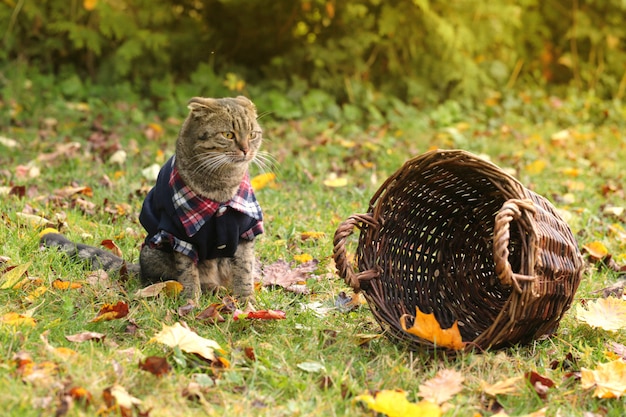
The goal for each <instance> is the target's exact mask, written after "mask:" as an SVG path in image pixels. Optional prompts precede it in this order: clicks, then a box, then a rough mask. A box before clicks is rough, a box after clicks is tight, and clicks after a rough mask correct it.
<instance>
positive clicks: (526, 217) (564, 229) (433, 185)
mask: <svg viewBox="0 0 626 417" xmlns="http://www.w3.org/2000/svg"><path fill="white" fill-rule="evenodd" d="M355 228H358V229H360V236H359V239H358V246H357V249H356V256H355V260H354V262H355V264H356V269H357V271H355V267H354V266H353V265H351V264H350V262H349V261H348V257H347V255H346V242H347V239H348V237H349V236H350V235H351V234H352V233H353V232H354V230H355ZM334 244H335V247H334V258H335V263H336V265H337V270H338V273H339V275H340V276H341V277H342V278H344V279H345V280H346V282H347V283H348V284H349V285H350V286H352V287H353V288H354V290H355V291H363V293H364V295H365V298H366V299H367V301H368V304H369V306H370V309H371V310H372V313H373V314H374V316H375V317H376V319H377V320H378V322H379V323H380V324H381V326H382V327H383V330H385V331H386V332H387V333H388V334H390V335H391V336H395V337H397V338H399V339H401V340H402V341H405V342H408V343H409V345H411V346H412V347H413V348H427V349H430V348H433V347H434V344H433V343H432V342H430V341H429V340H424V339H422V338H420V337H417V336H415V335H413V334H409V333H407V332H406V331H404V330H403V329H402V327H401V325H400V317H402V316H403V315H405V314H407V315H409V316H408V317H409V319H408V320H407V323H408V325H409V326H410V325H411V324H412V318H413V317H414V316H415V315H416V308H419V310H420V311H421V312H423V313H425V314H430V313H434V316H435V318H436V319H437V322H438V323H439V325H440V326H441V328H443V329H446V328H449V327H451V326H452V325H453V323H454V322H455V321H458V326H459V331H460V334H461V336H462V339H463V341H464V342H471V343H468V344H467V346H479V347H481V348H499V347H504V346H508V345H512V344H517V343H520V344H523V343H527V342H529V341H531V340H533V339H535V338H537V337H539V336H541V335H544V334H548V333H551V332H552V331H554V330H555V329H556V327H557V325H558V322H559V321H560V319H561V317H562V316H563V313H564V312H565V311H566V310H567V309H568V308H569V306H570V305H571V302H572V299H573V297H574V293H575V292H576V289H577V288H578V284H579V282H580V279H581V274H582V269H583V262H582V257H581V255H580V252H579V251H578V246H577V243H576V240H575V239H574V236H573V235H572V232H571V231H570V229H569V227H568V226H567V224H566V223H565V221H563V219H562V218H561V217H560V216H559V214H558V213H557V212H556V211H555V209H554V207H553V206H552V205H551V204H550V203H549V202H548V201H547V200H545V199H544V198H543V197H541V196H539V195H537V194H536V193H534V192H532V191H530V190H528V189H526V188H525V187H524V186H523V185H521V184H520V183H519V182H518V181H517V180H516V179H514V178H513V177H511V176H510V175H508V174H506V173H505V172H504V171H502V170H501V169H500V168H498V167H497V166H496V165H494V164H492V163H490V162H487V161H485V160H483V159H481V158H478V157H476V156H474V155H472V154H470V153H468V152H465V151H460V150H450V151H442V150H439V151H432V152H428V153H426V154H423V155H421V156H418V157H416V158H414V159H412V160H410V161H408V162H406V163H405V164H404V166H402V168H401V169H399V170H398V171H397V172H396V173H395V174H394V175H392V176H391V177H389V178H388V179H387V181H386V182H385V183H384V184H383V185H382V186H381V187H380V189H379V190H378V191H377V192H376V194H375V195H374V196H373V197H372V199H371V201H370V205H369V209H368V214H355V215H353V216H351V217H350V218H348V219H347V220H346V221H345V222H343V223H342V224H341V225H340V226H339V228H338V229H337V231H336V233H335V239H334Z"/></svg>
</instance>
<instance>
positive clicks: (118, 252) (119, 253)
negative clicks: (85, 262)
mask: <svg viewBox="0 0 626 417" xmlns="http://www.w3.org/2000/svg"><path fill="white" fill-rule="evenodd" d="M100 245H102V246H104V247H105V248H107V249H108V250H110V251H111V252H113V254H114V255H115V256H119V257H120V258H122V257H123V256H122V255H123V254H122V250H121V249H120V248H119V246H117V245H116V244H115V242H113V241H112V240H111V239H104V240H103V241H102V242H100Z"/></svg>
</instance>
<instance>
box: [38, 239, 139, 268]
mask: <svg viewBox="0 0 626 417" xmlns="http://www.w3.org/2000/svg"><path fill="white" fill-rule="evenodd" d="M40 246H41V247H48V248H57V249H59V250H61V251H62V252H65V253H66V254H67V255H68V256H70V257H72V258H75V259H79V260H81V261H85V262H87V263H88V264H89V266H90V267H91V269H104V270H105V271H107V272H112V271H116V272H120V271H122V270H126V272H127V273H130V274H139V265H137V264H131V263H126V261H124V259H122V258H120V257H119V256H116V255H114V254H113V253H111V252H109V251H107V250H104V249H100V248H97V247H95V246H89V245H85V244H82V243H74V242H72V241H71V240H69V239H68V238H66V237H65V236H63V235H62V234H59V233H46V234H44V235H43V236H41V239H40Z"/></svg>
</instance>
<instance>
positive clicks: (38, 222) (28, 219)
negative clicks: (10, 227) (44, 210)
mask: <svg viewBox="0 0 626 417" xmlns="http://www.w3.org/2000/svg"><path fill="white" fill-rule="evenodd" d="M15 215H16V216H17V218H18V219H20V220H22V221H23V222H25V223H27V224H28V225H29V226H31V227H42V226H43V227H47V226H52V225H53V223H52V222H51V221H50V220H48V219H46V218H45V217H41V216H37V215H36V214H28V213H15Z"/></svg>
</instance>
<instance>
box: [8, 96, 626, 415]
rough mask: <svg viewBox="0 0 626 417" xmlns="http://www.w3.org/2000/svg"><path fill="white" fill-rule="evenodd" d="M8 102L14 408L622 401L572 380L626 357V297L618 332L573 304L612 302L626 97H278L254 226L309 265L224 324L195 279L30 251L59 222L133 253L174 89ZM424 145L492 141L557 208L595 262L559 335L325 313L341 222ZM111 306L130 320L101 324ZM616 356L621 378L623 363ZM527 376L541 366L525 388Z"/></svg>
mask: <svg viewBox="0 0 626 417" xmlns="http://www.w3.org/2000/svg"><path fill="white" fill-rule="evenodd" d="M252 99H253V100H254V97H252ZM5 108H8V104H7V103H5ZM10 110H11V120H8V119H9V118H8V117H7V118H6V122H7V123H6V124H5V126H4V127H3V128H2V131H0V136H1V137H0V194H1V195H2V198H1V199H0V218H1V222H2V224H1V227H0V257H1V258H0V260H1V262H2V263H0V305H1V306H2V307H0V345H1V346H2V353H0V404H2V405H3V409H4V410H6V411H5V413H7V414H5V415H11V416H41V415H46V416H47V415H50V416H52V415H55V416H66V415H67V416H82V415H85V416H87V415H96V414H98V415H103V416H107V415H125V416H130V415H149V416H151V417H157V416H194V415H198V416H200V415H209V416H213V415H215V416H218V415H220V416H222V415H233V416H343V415H351V416H372V415H375V411H372V410H370V409H369V408H368V406H367V405H366V402H367V401H364V400H363V397H359V396H361V395H363V394H375V393H377V392H380V391H382V392H385V393H386V392H387V391H386V390H403V391H404V392H405V393H406V399H407V400H408V401H410V402H411V403H420V401H421V400H423V399H431V398H432V396H429V395H428V392H431V394H432V391H433V390H434V391H435V392H439V393H440V395H443V394H441V393H442V392H448V393H449V394H450V395H449V396H448V398H446V397H445V396H443V397H441V396H440V397H439V398H440V399H441V398H442V399H441V400H440V401H435V402H439V403H440V404H439V406H440V407H436V408H437V409H438V410H439V409H440V410H442V412H443V415H445V416H491V415H494V414H497V413H501V414H500V415H510V416H521V415H529V414H530V415H533V416H543V415H547V416H586V417H588V416H615V417H617V416H621V415H623V410H624V406H625V402H624V398H623V397H622V398H599V397H598V396H597V395H595V392H596V391H595V389H594V388H593V387H591V388H583V387H582V383H581V380H580V372H581V370H582V369H596V368H598V366H600V365H602V364H606V363H612V362H615V361H617V360H618V358H619V357H622V358H624V357H626V352H625V351H626V348H624V346H623V345H624V344H626V334H625V331H624V328H626V325H625V324H624V323H625V322H626V318H624V313H623V304H622V305H621V307H620V306H619V305H618V307H616V308H615V311H613V310H610V311H608V312H606V314H607V315H606V316H605V318H606V319H607V321H609V320H611V319H612V318H613V317H612V316H611V314H612V313H615V314H616V317H617V319H616V320H617V322H618V324H619V323H621V329H617V330H614V331H610V330H606V329H605V328H603V326H602V324H601V323H600V324H599V325H598V324H597V325H596V326H590V325H589V324H587V323H585V322H583V321H582V320H581V319H580V317H579V316H578V314H577V311H581V310H580V309H581V308H582V306H583V305H589V304H590V303H593V302H596V301H597V300H599V299H602V297H603V293H602V291H601V290H602V289H604V288H606V287H608V286H610V285H612V284H615V283H616V282H618V281H619V279H620V271H619V270H620V268H621V270H622V271H621V274H622V276H623V274H624V269H625V268H624V265H626V231H625V228H626V211H625V208H626V196H625V193H626V190H625V184H626V179H625V177H624V172H626V171H625V162H624V161H626V126H625V125H626V122H625V120H626V107H624V106H623V105H620V104H619V103H609V102H602V101H599V100H597V99H595V98H593V97H572V98H566V99H558V98H555V97H548V96H545V95H543V94H539V93H536V94H535V93H533V94H530V93H523V94H522V93H516V94H511V95H510V96H505V97H500V96H498V97H495V98H494V99H493V100H489V101H487V102H485V103H480V104H478V105H475V106H473V107H472V108H465V107H461V106H459V105H457V104H456V103H445V104H442V105H440V106H437V107H434V108H431V109H428V110H427V111H423V112H417V111H411V112H407V113H406V114H405V115H401V114H396V115H395V116H394V117H393V118H391V117H390V121H389V123H381V124H379V125H366V124H363V123H359V122H355V121H351V122H348V121H341V120H327V119H324V118H317V117H313V116H311V117H307V118H304V119H301V120H291V121H284V120H277V119H276V118H274V117H273V116H272V114H271V109H259V110H260V111H261V112H270V114H269V115H267V116H265V117H263V118H262V119H261V123H262V125H263V126H264V129H265V133H264V137H265V143H264V150H265V151H267V152H269V153H270V154H271V155H272V156H273V159H274V160H275V162H274V164H273V166H271V167H267V168H266V169H265V170H260V169H259V168H258V167H255V168H253V172H252V173H251V174H252V176H256V175H260V174H263V173H269V172H271V173H274V174H275V178H274V179H271V180H270V181H269V182H267V183H266V184H263V185H262V186H260V187H259V189H258V190H257V198H258V199H259V201H260V203H261V205H262V206H263V209H264V214H265V225H266V233H265V234H264V235H262V236H261V237H260V239H259V240H258V242H257V254H258V259H259V270H260V271H261V270H269V269H270V268H282V269H280V271H282V272H281V273H282V274H300V276H301V279H300V280H299V282H298V284H297V287H295V288H293V287H292V288H290V289H289V290H288V289H286V288H283V287H281V286H265V285H262V284H259V286H258V291H257V300H258V306H257V307H258V308H260V309H264V310H281V311H283V312H285V319H283V320H246V319H239V320H235V319H234V317H233V314H232V313H228V312H224V311H223V312H222V313H223V314H222V317H223V320H219V319H218V318H217V317H216V315H215V314H213V315H210V317H208V318H206V317H203V316H202V315H200V313H201V312H203V311H205V309H207V308H209V307H210V306H212V305H213V307H214V308H215V307H218V308H222V307H223V304H224V300H225V297H226V294H218V295H215V296H209V295H206V296H203V297H202V298H201V300H200V302H199V303H198V305H196V306H195V307H194V306H189V305H187V300H184V299H180V298H177V297H176V296H175V295H168V294H166V293H161V294H159V295H158V296H155V297H144V296H141V295H140V294H137V291H138V290H139V289H140V285H139V282H138V280H137V279H135V278H134V277H128V276H125V275H124V274H122V275H121V276H118V275H117V274H111V275H107V274H103V273H96V274H94V273H93V272H92V271H89V270H88V269H86V268H85V267H84V266H83V265H81V264H79V263H76V262H73V261H72V260H70V259H67V258H66V257H65V256H63V255H62V254H60V253H58V252H56V251H53V250H40V248H39V234H40V232H41V231H42V229H43V228H45V227H51V228H54V229H58V230H60V231H61V232H62V233H64V234H65V235H66V236H68V237H69V238H71V239H73V240H76V241H80V242H83V243H87V244H92V245H100V243H101V242H102V241H104V240H112V241H113V242H114V243H115V245H116V246H117V250H119V251H121V253H122V254H123V255H124V257H125V258H126V259H128V260H129V261H136V260H137V258H138V249H139V247H140V244H141V241H142V239H143V230H142V228H141V226H140V224H139V222H138V220H137V216H138V213H139V210H140V208H141V203H142V199H143V197H144V196H145V195H146V193H147V191H148V190H149V188H150V187H151V183H152V177H153V175H154V174H153V170H154V167H158V166H159V165H160V164H161V163H163V162H164V161H165V160H166V159H167V158H168V157H169V156H170V155H171V153H172V152H173V148H174V140H175V137H176V133H177V130H178V128H179V126H180V123H181V121H182V119H183V118H184V117H185V114H186V113H185V112H186V109H185V106H184V103H181V104H180V111H179V112H178V113H177V114H171V115H168V117H158V116H157V115H155V113H153V112H150V111H145V110H142V107H141V106H140V105H139V104H138V103H127V102H123V101H119V102H110V103H104V102H102V101H97V100H94V101H93V102H90V103H71V102H69V103H65V102H62V101H55V102H51V104H47V105H45V106H44V105H42V106H41V107H39V108H35V109H28V110H24V109H20V108H19V106H15V105H13V106H12V107H11V109H10ZM436 148H442V149H449V148H462V149H465V150H467V151H470V152H473V153H476V154H480V155H482V156H484V157H485V158H489V159H490V160H491V161H492V162H494V163H496V164H497V165H499V166H501V167H502V168H503V169H505V170H506V171H507V172H510V173H511V174H513V175H514V176H515V177H516V178H518V179H519V180H520V181H521V182H522V183H523V184H524V185H525V186H526V187H528V188H529V189H532V190H534V191H535V192H537V193H539V194H541V195H543V196H545V197H546V198H547V199H549V200H550V201H552V202H553V204H554V205H555V206H556V207H557V208H558V209H559V211H560V213H561V214H562V216H563V217H564V218H565V219H566V220H567V221H568V223H569V225H570V227H571V229H572V231H573V233H574V235H575V236H576V238H577V239H578V243H579V247H580V248H581V250H583V252H584V256H585V260H586V262H587V268H586V270H585V272H584V275H583V280H582V283H581V285H580V288H579V290H578V293H577V294H576V297H575V300H574V303H573V306H572V308H571V309H570V310H569V311H568V312H567V313H566V315H565V317H564V319H563V320H562V322H561V326H560V328H559V330H558V331H557V332H556V334H554V335H553V336H552V337H550V338H546V339H543V340H538V341H534V342H532V343H531V344H529V345H526V346H514V347H511V348H508V349H504V350H500V351H487V352H482V353H478V352H464V353H460V354H458V355H457V356H456V357H455V358H451V357H450V358H447V357H433V356H431V354H430V353H429V352H426V351H414V352H412V351H410V350H408V349H407V348H406V347H405V346H403V345H400V344H397V343H395V342H394V340H392V339H389V338H387V337H385V336H381V334H380V327H379V326H378V324H377V323H376V321H375V320H374V318H373V316H372V314H371V312H370V311H369V308H368V306H367V304H357V305H356V308H353V309H348V308H337V305H341V301H342V296H343V295H342V292H345V293H346V294H347V296H348V297H349V296H352V292H351V290H350V289H349V287H348V286H347V285H346V284H345V283H344V282H342V280H341V279H339V278H338V276H337V274H336V272H335V268H334V264H333V261H332V246H333V245H332V237H333V234H334V232H335V230H336V228H337V227H338V225H339V224H340V223H341V222H342V221H343V220H344V219H346V218H347V217H348V216H349V215H351V214H353V213H360V212H363V211H365V210H366V209H367V205H368V202H369V199H370V197H371V196H372V195H373V194H374V193H375V191H376V190H377V189H378V187H379V186H380V185H381V184H382V182H383V181H384V180H385V179H386V178H387V177H388V176H390V175H391V174H392V173H393V172H394V171H395V170H397V169H398V168H399V167H400V166H401V165H402V163H403V162H404V161H405V160H407V159H408V158H410V157H412V156H417V155H419V154H421V153H422V152H425V151H427V150H430V149H436ZM355 247H356V238H355V239H354V244H352V250H353V249H354V248H355ZM585 248H586V249H585ZM589 250H591V251H592V252H594V254H595V255H597V256H596V258H597V257H600V258H601V259H602V261H600V262H596V261H595V260H596V258H593V257H591V258H590V256H589V254H588V253H587V252H589ZM282 261H284V263H281V262H282ZM12 267H13V268H12ZM623 293H624V291H623V287H622V290H621V292H618V296H620V297H622V296H623ZM226 301H228V300H227V299H226ZM118 302H121V303H122V304H124V305H125V306H128V314H127V315H124V316H123V317H119V318H115V317H113V319H112V320H104V319H96V317H98V314H99V312H101V310H102V308H103V307H105V306H106V305H116V304H117V303H118ZM620 308H621V311H622V312H621V314H622V315H621V316H620V315H619V314H620V310H619V309H620ZM346 310H349V311H346ZM113 316H115V315H113ZM176 323H185V324H186V326H188V328H189V329H192V330H193V331H195V332H196V333H197V335H199V336H201V337H202V338H204V339H208V340H212V341H215V342H217V344H219V346H220V347H221V349H217V350H216V351H215V354H216V358H215V360H213V361H208V360H206V358H204V359H203V358H202V357H198V356H197V355H193V354H190V353H187V352H185V351H184V350H182V349H181V348H180V347H175V348H172V347H168V346H166V345H165V344H163V343H160V342H158V341H157V340H155V335H157V334H158V333H159V332H160V331H161V330H162V329H164V326H166V327H165V328H169V326H173V325H175V324H176ZM617 327H620V326H619V325H618V326H617ZM86 332H94V333H96V334H98V335H95V334H89V333H86ZM72 335H83V336H84V337H85V338H87V339H88V340H86V341H82V342H81V341H73V340H70V339H72V338H70V339H68V338H67V336H72ZM149 357H156V358H161V359H163V358H165V360H166V361H167V366H164V365H163V363H162V362H161V363H160V367H158V368H157V369H156V370H155V369H154V368H150V366H148V365H146V364H149V363H150V362H149V361H146V358H149ZM140 364H143V365H140ZM143 368H148V369H147V370H146V369H143ZM445 371H455V372H448V373H446V372H445ZM607 373H608V374H609V377H610V378H613V382H612V384H614V385H612V386H617V387H618V389H619V387H620V386H621V387H622V391H621V393H622V394H624V386H625V385H626V380H625V378H624V375H621V377H620V376H619V375H617V371H615V370H614V369H613V368H612V369H611V370H610V371H607ZM442 375H443V377H442ZM445 375H448V378H447V379H446V378H445ZM436 376H438V377H437V378H438V379H435V380H434V379H433V378H435V377H436ZM537 376H540V377H543V378H545V379H541V380H540V381H542V382H539V383H536V378H537ZM442 380H443V382H441V381H442ZM433 381H434V382H433ZM437 383H439V384H440V385H437ZM499 383H500V385H496V384H499ZM620 384H621V385H620ZM433 386H434V387H435V388H434V389H431V390H430V391H429V389H428V387H433ZM452 386H454V387H455V388H452ZM402 398H404V397H402ZM402 398H401V399H402ZM396 404H398V405H401V404H402V403H401V402H397V403H396ZM422 404H423V403H422ZM533 413H534V414H533ZM390 415H391V414H390ZM415 415H419V414H415ZM423 415H431V414H423ZM432 415H437V414H432Z"/></svg>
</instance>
